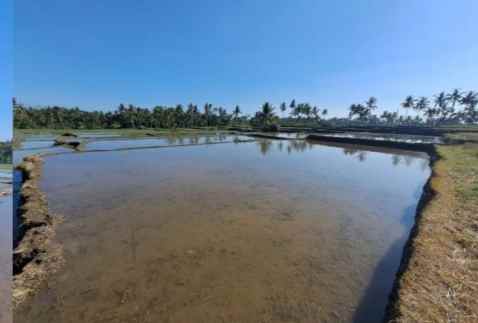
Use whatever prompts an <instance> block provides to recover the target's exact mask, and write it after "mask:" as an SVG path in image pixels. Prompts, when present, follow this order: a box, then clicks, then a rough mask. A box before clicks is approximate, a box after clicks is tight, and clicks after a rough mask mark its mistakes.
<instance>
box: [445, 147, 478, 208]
mask: <svg viewBox="0 0 478 323" xmlns="http://www.w3.org/2000/svg"><path fill="white" fill-rule="evenodd" d="M439 152H440V154H441V156H442V157H443V159H444V161H445V163H446V165H447V168H448V169H449V172H450V175H451V177H452V178H454V182H455V186H456V192H457V193H458V197H459V198H461V199H462V201H461V202H462V203H463V205H464V206H465V205H466V206H473V207H477V208H478V144H475V143H466V144H464V145H453V146H442V147H440V150H439Z"/></svg>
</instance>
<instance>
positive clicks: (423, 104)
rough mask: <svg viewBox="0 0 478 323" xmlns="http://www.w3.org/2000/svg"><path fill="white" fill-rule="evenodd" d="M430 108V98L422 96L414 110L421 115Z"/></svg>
mask: <svg viewBox="0 0 478 323" xmlns="http://www.w3.org/2000/svg"><path fill="white" fill-rule="evenodd" d="M429 107H430V101H429V100H428V98H426V97H424V96H422V97H421V98H420V99H418V101H417V103H416V104H415V107H414V108H415V109H416V110H417V112H418V113H420V112H425V111H427V110H428V108H429Z"/></svg>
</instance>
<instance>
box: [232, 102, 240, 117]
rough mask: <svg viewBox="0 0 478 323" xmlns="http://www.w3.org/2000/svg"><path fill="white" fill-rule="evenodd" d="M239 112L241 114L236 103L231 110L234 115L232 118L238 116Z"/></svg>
mask: <svg viewBox="0 0 478 323" xmlns="http://www.w3.org/2000/svg"><path fill="white" fill-rule="evenodd" d="M240 114H241V108H240V107H239V106H238V105H236V107H235V108H234V110H233V111H232V115H233V116H234V120H237V119H238V118H239V115H240Z"/></svg>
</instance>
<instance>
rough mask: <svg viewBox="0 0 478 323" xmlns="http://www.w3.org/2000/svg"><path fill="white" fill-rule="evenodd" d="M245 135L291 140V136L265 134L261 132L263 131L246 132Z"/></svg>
mask: <svg viewBox="0 0 478 323" xmlns="http://www.w3.org/2000/svg"><path fill="white" fill-rule="evenodd" d="M245 135H246V136H248V137H253V138H263V139H275V140H293V139H292V138H287V137H281V136H276V135H267V134H263V133H246V134H245Z"/></svg>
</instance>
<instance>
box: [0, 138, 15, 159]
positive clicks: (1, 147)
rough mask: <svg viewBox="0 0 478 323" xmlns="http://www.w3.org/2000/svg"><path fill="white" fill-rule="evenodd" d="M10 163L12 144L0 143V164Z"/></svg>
mask: <svg viewBox="0 0 478 323" xmlns="http://www.w3.org/2000/svg"><path fill="white" fill-rule="evenodd" d="M11 163H12V143H11V142H0V164H11Z"/></svg>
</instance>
